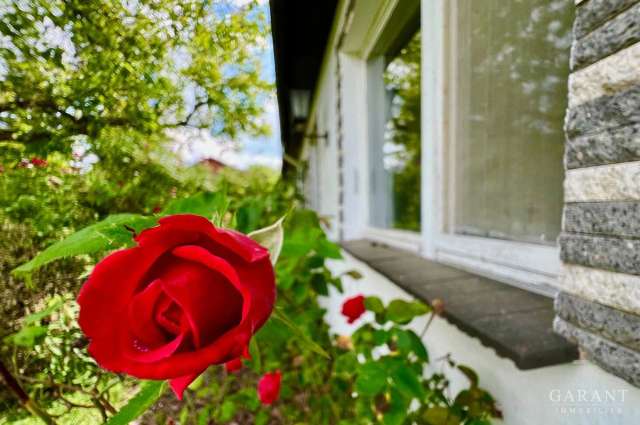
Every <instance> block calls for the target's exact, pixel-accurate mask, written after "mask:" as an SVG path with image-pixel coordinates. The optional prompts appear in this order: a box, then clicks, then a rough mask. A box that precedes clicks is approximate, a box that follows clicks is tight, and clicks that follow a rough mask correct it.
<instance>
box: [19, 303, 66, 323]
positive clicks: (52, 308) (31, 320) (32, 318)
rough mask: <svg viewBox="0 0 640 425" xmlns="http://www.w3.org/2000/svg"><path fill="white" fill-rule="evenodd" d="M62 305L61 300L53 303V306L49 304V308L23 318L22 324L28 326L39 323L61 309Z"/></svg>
mask: <svg viewBox="0 0 640 425" xmlns="http://www.w3.org/2000/svg"><path fill="white" fill-rule="evenodd" d="M63 304H64V302H63V301H62V300H60V299H59V300H57V301H55V302H54V303H53V304H51V305H50V306H49V307H47V308H45V309H43V310H40V311H38V312H35V313H32V314H30V315H28V316H25V318H24V324H25V325H29V324H31V323H35V322H39V321H40V320H42V319H44V318H45V317H47V316H50V315H51V314H52V313H54V312H55V311H56V310H58V309H59V308H60V307H62V305H63Z"/></svg>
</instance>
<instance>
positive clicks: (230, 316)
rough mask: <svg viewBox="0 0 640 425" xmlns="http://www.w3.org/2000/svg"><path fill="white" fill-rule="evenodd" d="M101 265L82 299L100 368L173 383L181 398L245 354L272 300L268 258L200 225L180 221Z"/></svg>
mask: <svg viewBox="0 0 640 425" xmlns="http://www.w3.org/2000/svg"><path fill="white" fill-rule="evenodd" d="M159 224H160V225H159V226H156V227H153V228H151V229H147V230H145V231H143V232H142V233H140V235H139V236H137V237H136V238H135V240H136V242H137V244H138V246H136V247H134V248H129V249H123V250H120V251H117V252H114V253H112V254H111V255H109V256H107V257H106V258H104V259H103V260H102V261H101V262H100V263H98V264H97V265H96V267H95V268H94V270H93V273H92V274H91V276H90V277H89V280H87V282H86V283H85V284H84V286H83V287H82V289H81V291H80V295H79V296H78V303H79V304H80V318H79V323H80V327H81V328H82V330H83V331H84V333H85V334H86V335H87V336H88V337H89V338H90V344H89V353H90V354H91V355H92V356H93V357H94V358H95V359H96V361H97V362H98V364H100V365H101V366H102V367H104V368H106V369H109V370H112V371H114V372H125V373H128V374H130V375H133V376H136V377H138V378H143V379H170V380H171V387H172V389H173V391H174V392H175V393H176V395H177V396H178V398H182V393H183V391H184V389H185V388H186V387H187V386H188V385H189V384H190V383H191V382H192V381H193V380H194V379H195V378H196V377H197V376H198V375H199V374H201V373H202V372H203V371H204V370H205V369H206V368H207V367H208V366H209V365H212V364H222V363H226V362H228V361H230V360H233V359H235V358H238V357H240V356H242V354H243V352H245V350H246V347H247V345H248V343H249V340H250V338H251V336H252V335H253V334H254V333H255V332H256V331H257V330H258V329H259V328H260V327H261V326H262V325H263V324H264V322H265V321H266V320H267V318H268V317H269V315H270V314H271V311H272V310H273V304H274V301H275V296H276V290H275V277H274V273H273V267H272V266H271V262H270V260H269V252H268V251H267V250H266V249H265V248H263V247H262V246H260V245H258V244H257V243H256V242H254V241H253V240H251V239H250V238H248V237H247V236H244V235H242V234H240V233H237V232H234V231H231V230H225V229H219V228H216V227H214V226H213V225H212V224H211V222H209V221H208V220H207V219H205V218H204V217H200V216H196V215H174V216H169V217H164V218H162V219H160V221H159Z"/></svg>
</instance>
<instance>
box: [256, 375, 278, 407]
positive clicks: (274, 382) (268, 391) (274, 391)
mask: <svg viewBox="0 0 640 425" xmlns="http://www.w3.org/2000/svg"><path fill="white" fill-rule="evenodd" d="M281 379H282V374H281V373H280V371H279V370H276V371H275V372H271V373H265V374H264V375H263V376H262V378H260V381H258V397H259V398H260V402H261V403H262V404H272V403H273V402H274V401H276V400H277V399H278V396H279V395H280V380H281Z"/></svg>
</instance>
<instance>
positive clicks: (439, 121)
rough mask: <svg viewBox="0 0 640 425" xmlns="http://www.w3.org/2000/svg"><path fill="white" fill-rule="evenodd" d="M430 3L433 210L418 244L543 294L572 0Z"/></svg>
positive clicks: (427, 141)
mask: <svg viewBox="0 0 640 425" xmlns="http://www.w3.org/2000/svg"><path fill="white" fill-rule="evenodd" d="M429 3H430V4H431V3H433V4H431V5H430V10H427V11H425V13H424V14H423V18H426V19H427V20H428V21H429V22H425V23H423V28H425V31H426V32H425V37H429V40H431V41H432V42H433V45H434V48H433V49H430V50H431V51H430V52H429V53H428V56H427V57H426V58H425V63H433V67H434V75H435V76H434V77H433V79H432V80H431V81H430V84H428V85H427V86H426V87H425V93H424V95H423V99H424V101H425V102H429V105H427V106H426V108H427V110H428V113H427V114H426V116H427V117H428V118H426V120H425V125H429V126H430V127H433V128H430V129H429V131H428V134H426V135H425V136H424V138H423V145H424V146H423V150H424V151H425V154H426V155H431V156H432V158H431V157H428V158H427V163H428V166H429V167H433V171H432V172H430V173H429V176H431V177H433V179H434V181H433V182H431V183H430V186H429V192H430V195H429V196H427V198H428V199H427V201H433V202H431V203H430V204H429V205H433V208H436V209H437V210H438V213H437V214H434V218H433V220H432V222H431V223H430V225H429V230H428V231H427V232H426V234H425V244H431V247H432V252H431V254H432V255H433V256H434V257H436V258H439V259H441V260H445V261H447V262H451V263H455V264H457V265H462V266H467V267H468V268H471V269H473V270H476V271H485V272H486V273H488V274H491V275H493V276H494V277H498V278H500V277H502V278H503V280H508V281H510V282H513V283H523V284H525V285H529V284H533V285H536V286H537V288H536V289H538V290H539V291H540V292H549V289H548V288H546V287H545V284H547V283H550V282H552V281H553V278H554V276H555V274H556V273H557V272H558V270H559V267H560V262H559V260H558V252H557V247H556V246H555V245H556V244H555V241H556V238H557V236H558V234H559V232H560V226H561V217H562V193H563V192H562V181H563V163H562V157H563V149H564V133H563V128H562V127H563V121H564V113H565V109H566V106H567V80H568V74H569V58H570V45H571V26H572V22H573V13H574V4H573V2H572V1H568V0H554V1H549V0H510V1H507V2H505V1H502V0H484V1H474V0H447V1H445V0H440V1H436V2H429ZM427 24H429V26H428V27H427ZM426 28H429V30H426ZM427 32H428V34H427ZM425 45H426V42H425ZM424 183H425V180H423V184H424Z"/></svg>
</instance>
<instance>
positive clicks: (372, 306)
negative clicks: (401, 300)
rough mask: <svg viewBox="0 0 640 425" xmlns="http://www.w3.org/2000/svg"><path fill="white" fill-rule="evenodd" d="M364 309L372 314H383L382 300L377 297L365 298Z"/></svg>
mask: <svg viewBox="0 0 640 425" xmlns="http://www.w3.org/2000/svg"><path fill="white" fill-rule="evenodd" d="M364 307H365V308H366V309H367V310H369V311H373V312H374V313H383V312H384V304H382V300H381V299H380V298H378V297H366V298H365V299H364Z"/></svg>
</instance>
